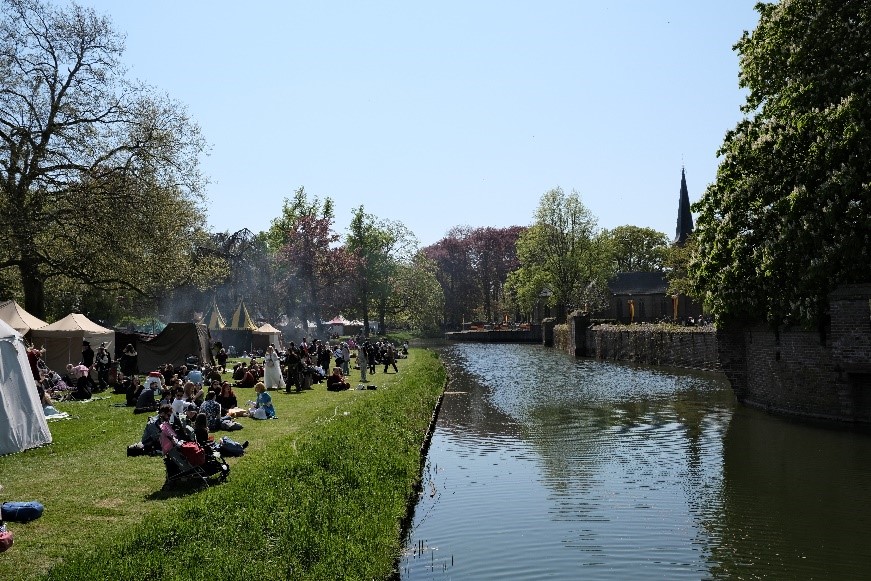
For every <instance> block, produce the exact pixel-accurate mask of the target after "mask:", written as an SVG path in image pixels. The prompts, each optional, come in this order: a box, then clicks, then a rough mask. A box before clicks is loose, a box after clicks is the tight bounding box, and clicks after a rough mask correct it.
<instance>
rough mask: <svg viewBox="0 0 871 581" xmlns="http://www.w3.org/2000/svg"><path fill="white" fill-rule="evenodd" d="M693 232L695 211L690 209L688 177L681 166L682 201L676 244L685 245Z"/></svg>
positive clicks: (679, 205) (678, 214)
mask: <svg viewBox="0 0 871 581" xmlns="http://www.w3.org/2000/svg"><path fill="white" fill-rule="evenodd" d="M692 233H693V213H692V211H691V210H690V194H689V190H687V177H686V172H685V171H684V168H680V201H679V202H678V206H677V229H676V230H675V237H674V244H677V245H679V246H683V244H684V242H686V241H687V237H688V236H689V235H690V234H692Z"/></svg>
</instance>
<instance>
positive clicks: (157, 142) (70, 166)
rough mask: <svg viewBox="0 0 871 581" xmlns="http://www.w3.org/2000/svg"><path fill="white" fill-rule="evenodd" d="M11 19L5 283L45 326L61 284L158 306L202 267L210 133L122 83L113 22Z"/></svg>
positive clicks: (33, 3) (56, 12)
mask: <svg viewBox="0 0 871 581" xmlns="http://www.w3.org/2000/svg"><path fill="white" fill-rule="evenodd" d="M0 10H2V21H0V270H6V269H16V270H17V274H18V278H19V279H20V284H21V288H22V292H23V295H24V304H25V308H27V309H28V310H29V311H31V312H32V313H33V314H35V315H36V316H42V315H43V313H44V306H45V301H46V296H45V289H46V285H47V284H49V282H50V281H51V280H52V279H61V278H65V279H67V280H72V281H78V282H80V283H82V284H83V285H85V287H87V288H91V289H95V290H101V289H102V290H114V289H128V290H131V291H133V292H134V293H139V294H148V295H150V296H152V297H156V296H158V295H159V294H160V292H161V291H162V290H163V289H165V288H167V287H168V286H171V285H173V284H174V283H175V282H177V281H178V280H181V279H182V278H184V277H187V276H188V275H189V272H190V270H191V263H192V261H193V260H195V257H196V246H197V237H198V233H200V232H201V229H200V228H199V226H198V225H199V224H201V223H203V222H204V220H203V212H202V207H201V206H202V201H203V196H202V188H203V186H204V185H205V180H204V179H203V178H202V177H201V175H200V173H199V155H200V154H201V153H202V151H203V150H204V147H205V146H204V141H203V140H202V137H201V136H200V133H199V129H198V128H197V126H196V125H195V124H193V123H192V122H191V121H190V120H189V119H188V117H187V115H186V113H185V111H184V109H183V108H182V107H181V106H180V105H178V104H176V103H175V102H173V101H171V100H169V99H168V98H166V97H162V96H160V95H159V93H157V92H156V91H154V90H153V89H151V88H150V87H147V86H143V85H135V84H133V83H131V82H128V81H127V80H126V79H125V78H124V70H123V68H122V67H121V64H120V58H121V55H122V53H123V50H124V45H123V38H122V36H121V35H119V34H118V33H116V32H115V31H114V30H113V29H112V26H111V24H110V22H109V20H108V19H107V18H106V17H101V16H97V15H96V13H95V12H94V11H93V10H91V9H87V8H83V7H81V6H78V5H75V4H71V5H69V7H67V8H63V9H62V8H54V7H51V6H49V5H47V4H44V3H43V2H41V1H40V0H2V5H0Z"/></svg>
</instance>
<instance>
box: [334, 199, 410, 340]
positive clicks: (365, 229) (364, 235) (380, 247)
mask: <svg viewBox="0 0 871 581" xmlns="http://www.w3.org/2000/svg"><path fill="white" fill-rule="evenodd" d="M345 249H346V251H347V252H348V254H349V255H350V256H351V257H352V260H353V264H354V268H353V271H352V272H353V274H352V276H351V277H350V296H349V299H350V308H351V312H353V313H354V314H357V315H359V317H360V318H361V319H362V320H363V329H364V332H365V333H366V334H368V333H369V329H370V321H371V315H372V314H376V315H377V316H378V321H379V329H378V331H379V333H382V334H383V333H385V332H386V323H387V320H386V318H387V313H388V303H389V299H390V294H391V292H392V289H393V287H394V277H395V275H396V272H397V269H398V268H399V266H400V265H402V264H409V263H410V261H411V259H412V258H413V257H414V255H415V254H416V252H417V239H416V238H415V237H414V235H413V234H412V233H411V231H410V230H408V229H407V228H406V227H405V226H404V225H403V224H402V223H400V222H395V221H391V220H379V219H378V218H377V217H376V216H373V215H372V214H368V213H366V211H365V209H364V207H363V206H359V207H358V208H355V209H354V212H353V215H352V216H351V224H350V226H349V228H348V234H347V236H346V237H345Z"/></svg>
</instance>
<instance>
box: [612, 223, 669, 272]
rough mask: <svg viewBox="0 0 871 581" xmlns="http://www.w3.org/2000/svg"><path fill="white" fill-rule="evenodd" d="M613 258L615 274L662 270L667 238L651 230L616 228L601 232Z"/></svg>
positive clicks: (638, 227)
mask: <svg viewBox="0 0 871 581" xmlns="http://www.w3.org/2000/svg"><path fill="white" fill-rule="evenodd" d="M603 235H604V237H605V240H606V241H607V243H608V244H609V245H610V247H611V250H612V252H613V257H614V270H615V271H616V272H655V271H659V270H662V268H663V266H664V260H665V256H666V253H667V251H668V245H669V243H668V242H669V241H668V236H666V235H665V234H663V233H662V232H658V231H656V230H654V229H653V228H642V227H640V226H617V227H616V228H614V229H613V230H606V231H604V232H603Z"/></svg>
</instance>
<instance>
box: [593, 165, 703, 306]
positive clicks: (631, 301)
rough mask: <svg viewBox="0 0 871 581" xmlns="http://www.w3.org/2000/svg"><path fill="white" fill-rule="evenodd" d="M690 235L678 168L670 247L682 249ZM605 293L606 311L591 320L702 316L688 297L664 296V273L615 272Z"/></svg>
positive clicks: (686, 193)
mask: <svg viewBox="0 0 871 581" xmlns="http://www.w3.org/2000/svg"><path fill="white" fill-rule="evenodd" d="M692 232H693V215H692V212H691V211H690V194H689V190H688V189H687V180H686V172H685V171H684V168H681V171H680V199H679V200H678V209H677V229H676V231H675V239H674V242H673V244H675V245H678V246H682V245H683V244H684V243H685V242H686V240H687V237H688V236H689V235H690V234H692ZM608 291H609V305H608V307H607V309H605V310H603V311H600V312H597V313H593V318H601V319H616V320H617V321H618V322H620V323H649V322H656V321H674V322H684V321H687V320H689V319H690V318H693V319H696V318H698V317H700V316H701V314H702V309H701V305H699V304H697V303H696V302H695V301H693V300H692V299H690V298H689V297H686V296H671V295H669V294H668V279H667V278H666V276H665V273H664V272H621V273H618V274H617V275H616V276H614V278H612V279H611V280H610V281H609V282H608Z"/></svg>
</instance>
